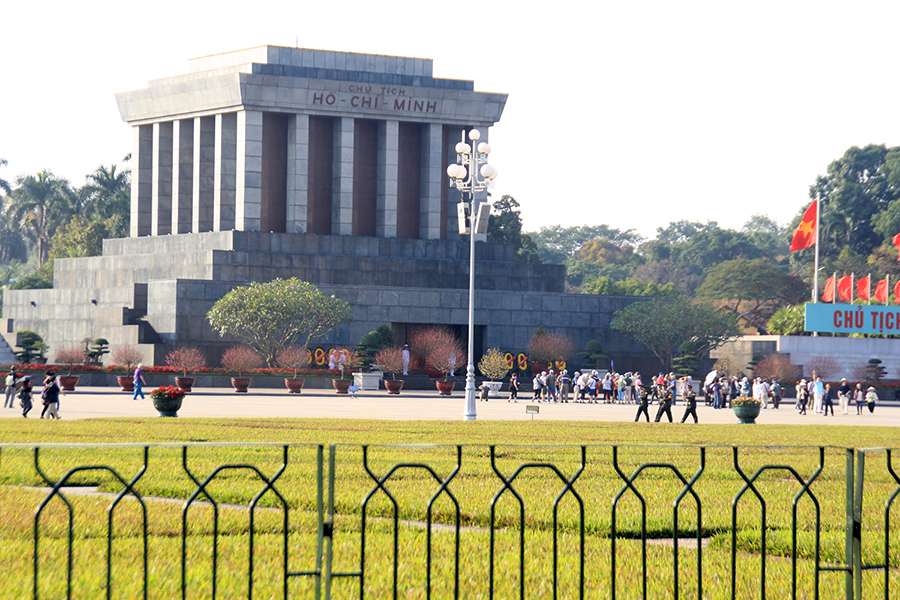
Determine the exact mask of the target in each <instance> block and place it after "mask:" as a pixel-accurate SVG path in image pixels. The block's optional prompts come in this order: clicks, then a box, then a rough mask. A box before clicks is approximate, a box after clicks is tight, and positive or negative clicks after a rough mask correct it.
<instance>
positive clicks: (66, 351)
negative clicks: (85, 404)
mask: <svg viewBox="0 0 900 600" xmlns="http://www.w3.org/2000/svg"><path fill="white" fill-rule="evenodd" d="M56 362H57V363H59V364H61V365H65V366H66V374H65V375H60V376H59V384H60V385H61V386H62V389H63V391H66V392H74V391H75V386H76V385H78V375H72V366H73V365H81V364H84V350H83V349H82V348H80V347H78V346H66V347H65V348H62V349H61V350H58V351H57V352H56Z"/></svg>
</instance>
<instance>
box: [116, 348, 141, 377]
mask: <svg viewBox="0 0 900 600" xmlns="http://www.w3.org/2000/svg"><path fill="white" fill-rule="evenodd" d="M111 357H112V361H113V364H115V365H118V366H120V367H125V369H126V370H127V371H131V370H133V369H134V368H135V367H136V366H137V365H138V363H140V362H141V359H142V358H143V355H142V354H141V351H140V350H138V349H137V348H135V347H134V346H130V345H128V344H123V345H121V346H116V348H115V349H114V350H113V351H112V355H111Z"/></svg>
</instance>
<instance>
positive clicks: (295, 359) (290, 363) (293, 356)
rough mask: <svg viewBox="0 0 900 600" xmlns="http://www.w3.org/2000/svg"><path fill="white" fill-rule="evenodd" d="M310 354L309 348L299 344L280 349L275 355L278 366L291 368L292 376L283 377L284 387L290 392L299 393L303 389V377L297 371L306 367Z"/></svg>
mask: <svg viewBox="0 0 900 600" xmlns="http://www.w3.org/2000/svg"><path fill="white" fill-rule="evenodd" d="M310 359H311V355H310V353H309V350H307V349H306V348H303V347H301V346H288V347H287V348H284V349H283V350H281V351H280V352H279V353H278V355H277V356H276V360H277V361H278V366H280V367H284V368H286V369H293V371H294V376H293V377H291V378H288V377H285V378H284V387H286V388H287V389H288V392H290V393H291V394H299V393H301V392H302V391H303V378H302V377H299V375H298V374H297V371H298V370H300V369H303V368H306V366H307V365H309V361H310Z"/></svg>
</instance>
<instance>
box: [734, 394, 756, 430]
mask: <svg viewBox="0 0 900 600" xmlns="http://www.w3.org/2000/svg"><path fill="white" fill-rule="evenodd" d="M761 406H762V403H760V401H759V400H757V399H756V398H751V397H750V396H740V397H738V398H735V399H734V400H732V401H731V409H732V410H733V411H734V414H735V416H737V418H738V422H740V423H744V424H746V425H752V424H753V423H756V417H758V416H759V409H760V407H761Z"/></svg>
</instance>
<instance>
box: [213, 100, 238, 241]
mask: <svg viewBox="0 0 900 600" xmlns="http://www.w3.org/2000/svg"><path fill="white" fill-rule="evenodd" d="M215 161H216V164H215V180H214V184H213V231H229V230H232V229H234V202H235V189H236V183H237V178H236V171H235V169H236V167H237V164H236V163H237V114H236V113H224V114H218V115H216V141H215Z"/></svg>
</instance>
